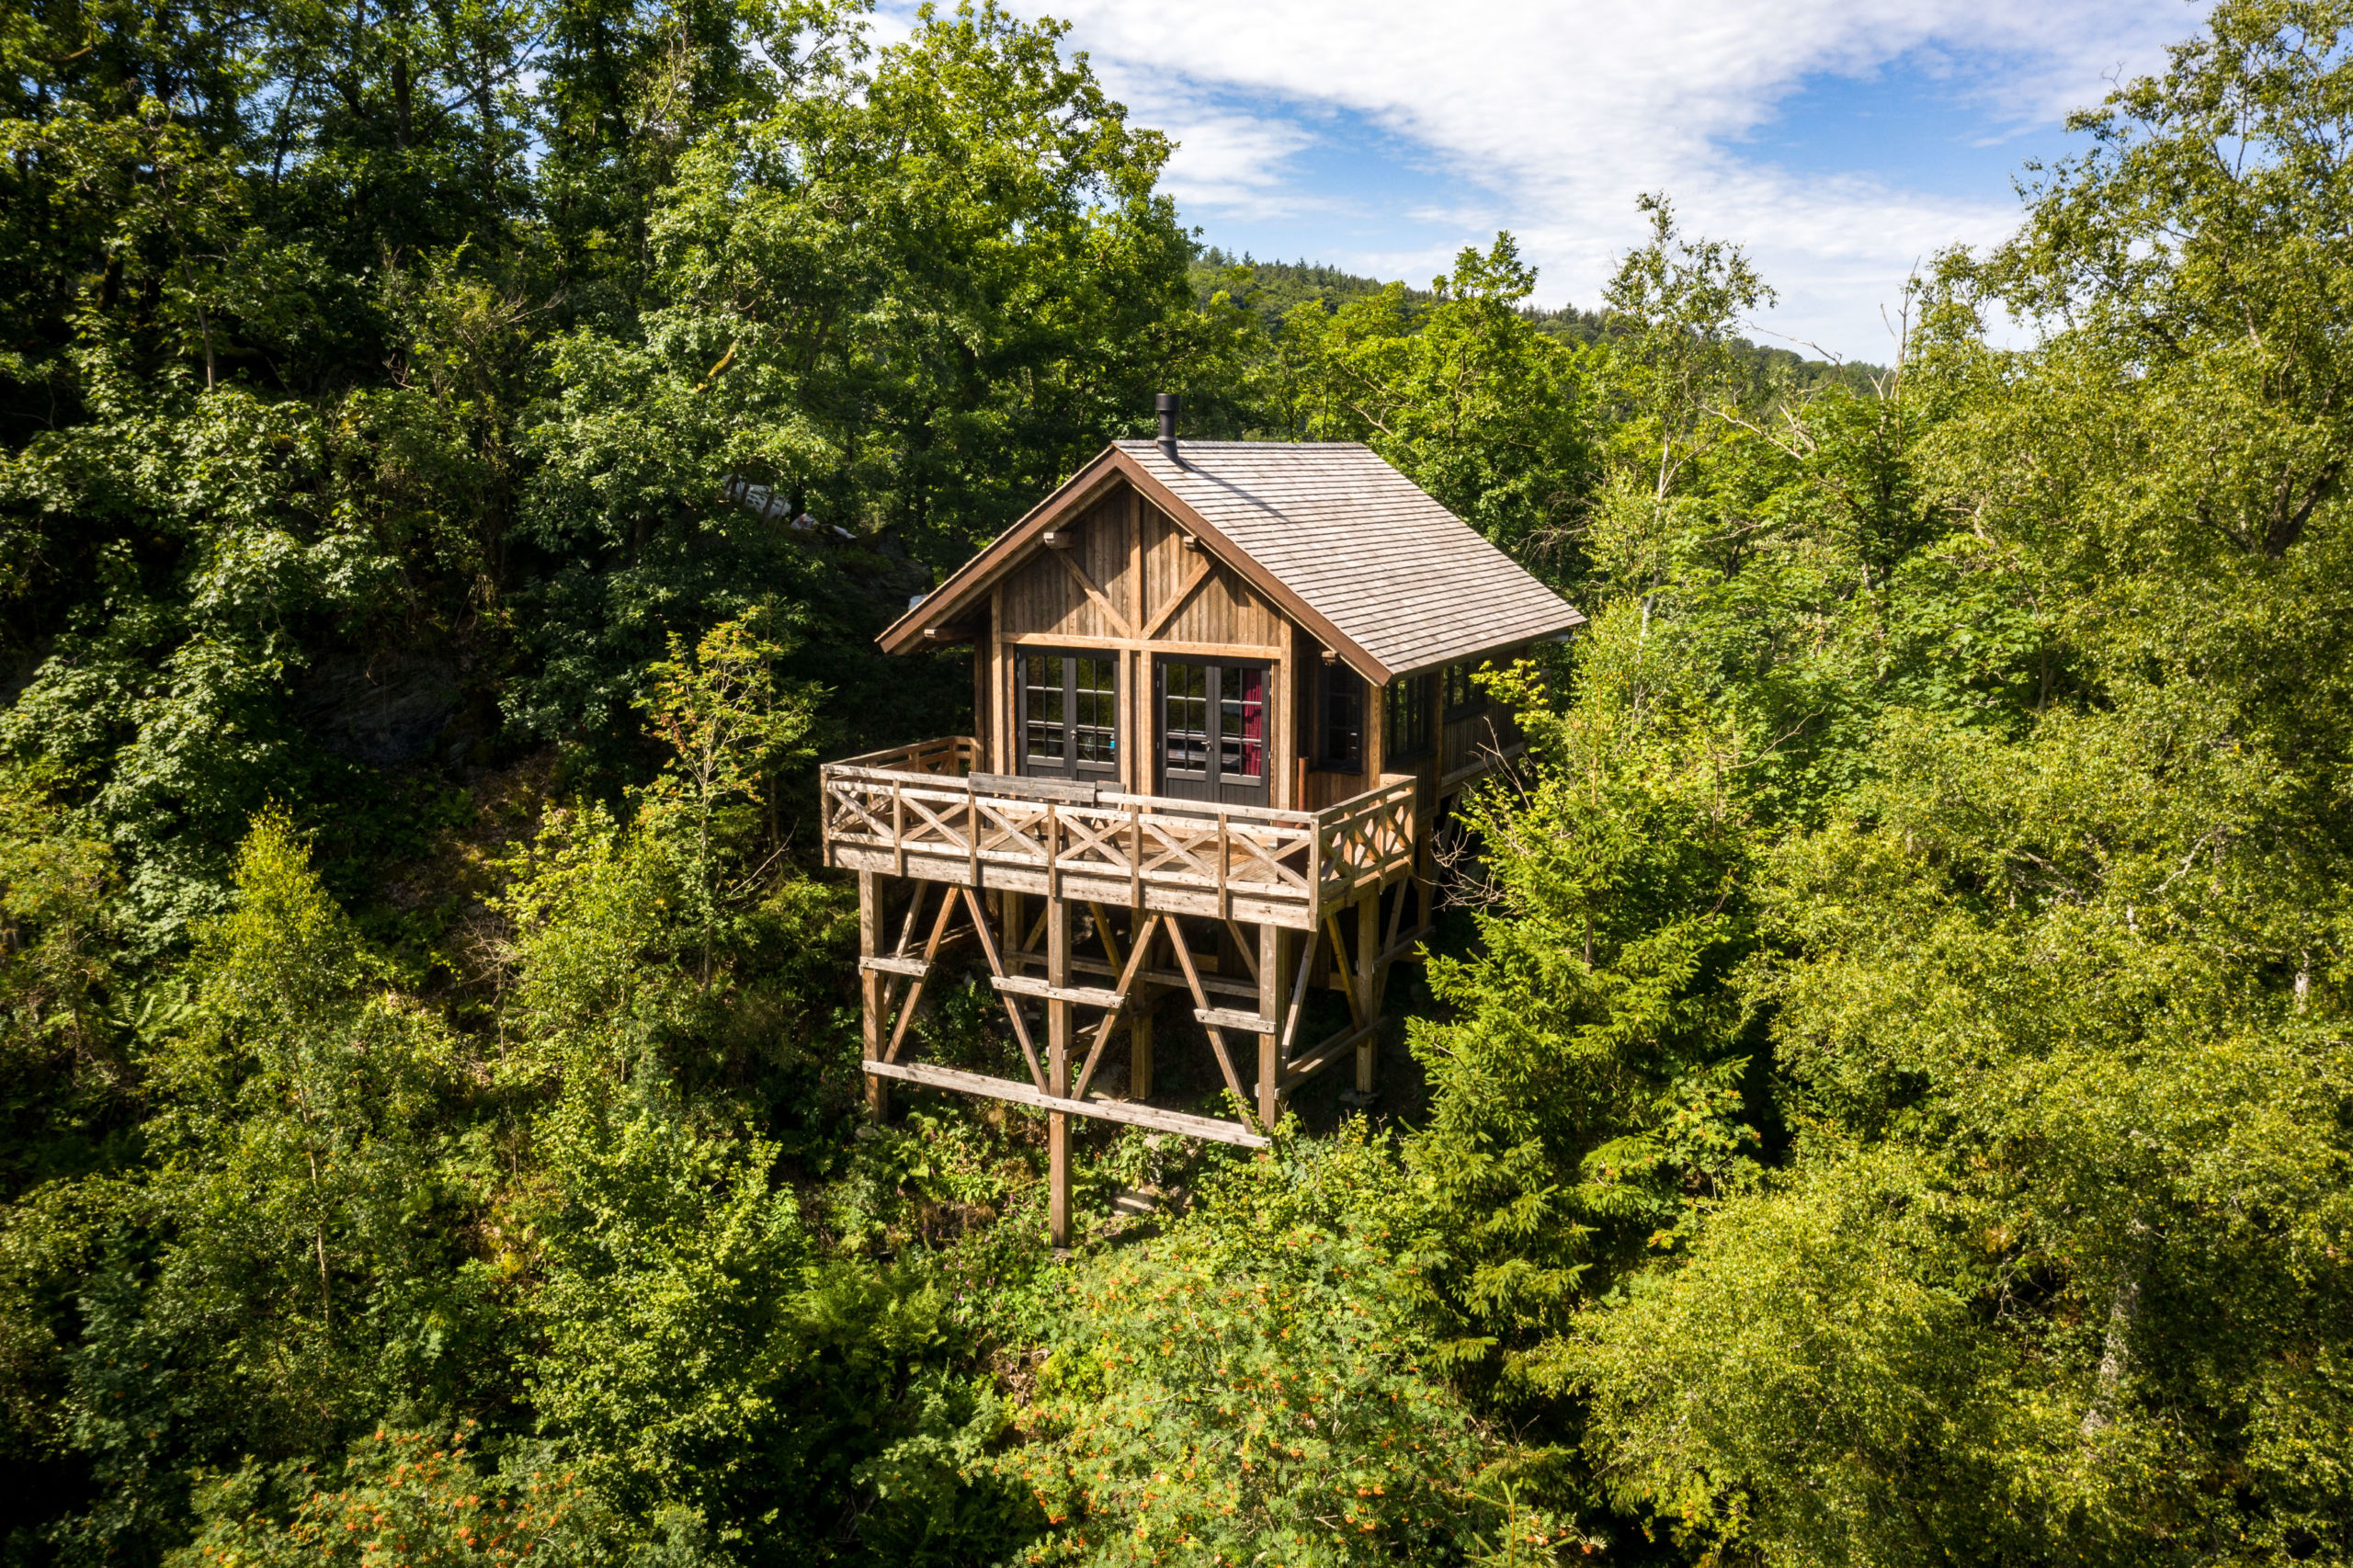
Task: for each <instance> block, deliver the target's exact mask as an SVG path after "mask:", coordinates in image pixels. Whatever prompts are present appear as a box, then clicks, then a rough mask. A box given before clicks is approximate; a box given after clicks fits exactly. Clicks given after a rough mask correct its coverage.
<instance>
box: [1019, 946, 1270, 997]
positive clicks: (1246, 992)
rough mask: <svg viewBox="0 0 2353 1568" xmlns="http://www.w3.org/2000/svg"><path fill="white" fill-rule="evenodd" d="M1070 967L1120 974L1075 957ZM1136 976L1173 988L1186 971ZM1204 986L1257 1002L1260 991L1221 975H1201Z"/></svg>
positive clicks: (1032, 959)
mask: <svg viewBox="0 0 2353 1568" xmlns="http://www.w3.org/2000/svg"><path fill="white" fill-rule="evenodd" d="M1045 961H1046V960H1044V959H1042V958H1040V957H1039V956H1038V955H1037V954H1036V953H1015V954H1013V955H1012V956H1011V957H1010V958H1008V959H1007V960H1006V962H1008V963H1011V964H1025V963H1026V964H1042V963H1044V962H1045ZM1070 967H1071V968H1072V970H1074V971H1076V972H1077V973H1080V974H1117V973H1118V972H1119V971H1117V970H1115V969H1113V968H1112V967H1111V966H1110V965H1109V964H1108V963H1105V962H1104V961H1103V960H1101V959H1078V958H1074V959H1073V960H1070ZM1137 974H1138V976H1139V978H1141V979H1143V980H1146V981H1149V982H1150V983H1153V984H1154V985H1165V986H1169V987H1171V988H1172V989H1173V988H1175V987H1176V986H1180V985H1182V984H1184V983H1185V976H1184V972H1183V971H1180V970H1174V969H1166V968H1161V967H1157V966H1155V967H1154V968H1150V969H1143V970H1139V971H1137ZM1201 986H1202V988H1203V989H1204V990H1208V991H1213V992H1215V993H1217V994H1219V995H1221V996H1241V997H1245V998H1248V999H1250V1000H1253V1001H1255V1000H1256V999H1257V995H1258V988H1257V987H1256V985H1253V984H1251V983H1249V982H1248V981H1244V980H1231V979H1228V978H1227V977H1225V976H1224V975H1221V974H1205V975H1203V976H1201Z"/></svg>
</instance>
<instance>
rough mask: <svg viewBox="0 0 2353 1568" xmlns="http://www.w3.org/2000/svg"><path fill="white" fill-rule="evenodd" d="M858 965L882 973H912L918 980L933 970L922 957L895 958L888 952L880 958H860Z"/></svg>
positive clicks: (863, 968)
mask: <svg viewBox="0 0 2353 1568" xmlns="http://www.w3.org/2000/svg"><path fill="white" fill-rule="evenodd" d="M858 968H860V969H862V970H868V971H876V972H880V973H882V974H905V975H912V976H914V977H915V979H917V980H921V979H922V978H923V977H924V976H925V975H926V974H929V973H930V972H931V966H930V965H929V964H927V963H926V962H924V961H923V960H921V959H894V958H892V957H891V956H890V955H888V954H887V953H886V954H884V955H883V956H882V957H881V958H879V959H860V960H858Z"/></svg>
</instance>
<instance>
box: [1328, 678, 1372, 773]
mask: <svg viewBox="0 0 2353 1568" xmlns="http://www.w3.org/2000/svg"><path fill="white" fill-rule="evenodd" d="M1319 760H1320V761H1322V763H1323V764H1324V766H1325V767H1334V768H1338V769H1340V770H1342V771H1344V772H1348V773H1360V772H1362V771H1363V770H1364V683H1363V682H1362V681H1360V680H1358V678H1357V673H1356V672H1355V671H1354V670H1352V669H1350V668H1348V667H1347V665H1329V666H1327V667H1326V668H1325V670H1324V747H1323V752H1322V754H1321V756H1320V758H1319Z"/></svg>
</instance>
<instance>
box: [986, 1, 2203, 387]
mask: <svg viewBox="0 0 2353 1568" xmlns="http://www.w3.org/2000/svg"><path fill="white" fill-rule="evenodd" d="M1013 8H1014V9H1016V10H1017V11H1018V10H1021V9H1023V8H1024V7H1023V6H1021V4H1020V0H1014V6H1013ZM1041 8H1043V9H1045V10H1048V11H1049V12H1050V13H1051V14H1053V15H1058V16H1062V17H1065V18H1067V19H1068V20H1069V21H1070V22H1071V24H1072V35H1071V40H1070V42H1071V45H1072V46H1073V47H1074V48H1078V49H1084V50H1086V51H1088V54H1089V57H1090V59H1091V60H1092V61H1093V62H1094V64H1095V67H1096V69H1097V73H1098V74H1100V75H1101V76H1102V77H1103V79H1104V80H1105V82H1106V85H1108V87H1109V88H1110V90H1111V91H1112V92H1113V94H1114V96H1116V97H1120V99H1121V100H1122V101H1124V102H1125V103H1127V104H1128V105H1129V107H1130V109H1131V114H1132V116H1133V118H1134V119H1137V120H1138V121H1140V122H1142V123H1144V124H1149V125H1154V126H1157V127H1159V128H1161V129H1163V130H1165V131H1168V132H1169V133H1170V134H1171V135H1172V136H1174V137H1176V139H1177V140H1178V142H1180V143H1181V146H1180V150H1179V152H1178V153H1177V155H1176V159H1175V160H1174V162H1173V163H1172V165H1171V167H1170V169H1169V173H1168V176H1167V181H1166V185H1167V188H1168V189H1169V190H1170V191H1171V192H1172V194H1174V195H1175V196H1176V199H1177V201H1178V204H1179V206H1180V208H1181V209H1182V210H1183V212H1184V215H1185V218H1186V221H1187V222H1188V223H1190V224H1192V225H1195V226H1197V227H1199V229H1200V230H1201V231H1202V233H1203V236H1204V237H1205V238H1206V239H1208V240H1210V241H1211V242H1212V243H1215V244H1222V245H1224V246H1225V247H1227V248H1228V249H1231V250H1234V251H1237V252H1239V251H1244V250H1247V251H1250V252H1252V253H1254V254H1256V256H1260V257H1262V258H1266V257H1280V258H1281V259H1284V260H1292V259H1297V258H1299V257H1301V256H1305V257H1306V258H1308V259H1310V260H1316V261H1324V262H1329V263H1332V264H1334V265H1336V266H1341V267H1348V268H1350V269H1352V270H1356V271H1360V272H1368V273H1372V274H1374V275H1377V276H1380V277H1383V278H1399V277H1402V278H1409V279H1412V280H1414V281H1416V282H1420V281H1425V280H1427V278H1429V277H1431V276H1432V275H1433V274H1435V273H1437V272H1438V271H1440V270H1443V269H1444V267H1445V266H1446V265H1447V261H1448V258H1449V257H1450V256H1452V254H1453V253H1454V252H1455V251H1456V250H1457V249H1459V248H1460V247H1461V246H1462V245H1464V244H1483V243H1484V242H1485V241H1486V240H1488V239H1490V238H1492V237H1493V235H1494V234H1495V231H1496V230H1498V229H1502V228H1508V229H1510V230H1512V231H1513V232H1514V233H1516V234H1517V235H1518V237H1519V239H1520V242H1521V245H1522V249H1523V252H1524V253H1525V254H1526V255H1527V256H1529V257H1530V259H1532V260H1534V261H1535V262H1536V263H1537V264H1538V266H1539V267H1540V271H1541V278H1542V281H1541V283H1540V290H1539V297H1540V302H1542V303H1546V304H1567V303H1575V304H1591V303H1592V302H1593V301H1595V300H1596V299H1597V296H1598V294H1599V291H1600V287H1601V284H1602V282H1603V280H1604V279H1605V278H1608V274H1609V272H1610V270H1611V268H1612V267H1613V265H1614V262H1615V260H1616V258H1617V257H1618V256H1621V255H1623V254H1624V252H1625V251H1626V249H1627V248H1628V247H1629V246H1631V245H1632V244H1637V243H1639V242H1640V239H1641V235H1642V223H1641V220H1640V218H1639V216H1638V215H1637V213H1636V212H1635V210H1634V199H1635V197H1636V196H1637V195H1638V194H1640V193H1642V192H1643V191H1650V190H1663V191H1665V192H1666V193H1667V194H1669V195H1670V196H1672V197H1673V198H1674V199H1675V201H1676V204H1677V210H1678V211H1680V212H1681V213H1682V215H1683V217H1684V219H1685V221H1686V222H1687V224H1688V227H1689V228H1691V229H1693V230H1695V231H1698V232H1700V233H1709V234H1712V235H1718V236H1722V237H1723V238H1726V239H1730V240H1733V241H1735V242H1737V243H1740V244H1744V245H1745V246H1746V247H1747V248H1748V249H1749V251H1750V252H1751V254H1752V256H1754V257H1755V259H1756V262H1757V263H1758V265H1759V266H1760V267H1761V268H1762V270H1763V271H1764V273H1765V275H1766V278H1767V279H1768V282H1770V283H1772V284H1773V285H1774V286H1775V287H1776V288H1777V289H1778V290H1779V295H1780V302H1779V306H1778V307H1777V308H1776V309H1774V310H1773V311H1771V312H1767V313H1765V314H1763V315H1761V316H1760V317H1759V318H1758V320H1757V321H1756V323H1755V324H1754V325H1755V327H1756V331H1757V332H1758V333H1759V334H1760V335H1780V336H1783V337H1786V338H1789V339H1791V340H1795V341H1800V342H1811V343H1814V344H1817V345H1819V346H1821V347H1824V348H1825V349H1827V350H1829V351H1832V352H1836V353H1839V354H1842V355H1845V356H1847V357H1849V358H1869V359H1881V358H1885V357H1886V352H1887V349H1888V347H1889V343H1890V340H1889V337H1888V335H1887V332H1886V330H1885V328H1884V326H1883V325H1882V324H1881V307H1882V306H1883V305H1887V304H1889V303H1892V302H1893V301H1894V300H1895V299H1896V297H1897V295H1898V293H1899V291H1900V290H1901V289H1902V287H1903V283H1904V278H1905V276H1906V275H1907V273H1908V272H1909V271H1910V270H1911V268H1912V267H1914V265H1915V263H1917V262H1920V261H1922V260H1925V259H1926V257H1927V256H1929V255H1930V254H1932V253H1933V252H1934V251H1935V250H1936V249H1938V247H1940V246H1942V245H1946V244H1956V243H1958V244H1988V243H1990V242H1992V241H1994V240H1995V239H1997V238H1999V237H2000V235H2001V234H2003V233H2006V231H2007V230H2008V229H2009V227H2010V226H2011V225H2012V223H2013V222H2015V219H2016V214H2017V210H2018V203H2017V199H2016V198H2015V196H2014V195H2013V194H2012V192H2011V181H2012V178H2013V176H2015V175H2016V173H2017V171H2018V166H2019V165H2020V164H2021V163H2022V162H2023V161H2024V160H2025V159H2027V158H2029V157H2042V158H2046V159H2048V158H2053V157H2057V156H2062V155H2064V154H2065V153H2067V152H2068V151H2069V150H2070V149H2071V147H2073V146H2074V145H2075V139H2074V138H2071V137H2069V136H2067V135H2066V134H2065V132H2064V131H2063V119H2064V116H2065V113H2066V111H2067V110H2068V109H2069V108H2074V107H2078V106H2083V105H2087V104H2092V103H2096V102H2097V101H2098V99H2099V98H2100V97H2102V96H2103V95H2104V94H2105V93H2106V92H2107V91H2108V89H2109V85H2111V84H2112V83H2113V82H2115V81H2116V80H2118V79H2119V78H2120V77H2122V76H2129V75H2136V74H2143V73H2146V72H2148V71H2150V70H2152V69H2154V68H2157V67H2159V66H2161V65H2162V64H2163V62H2164V46H2165V44H2166V43H2168V42H2171V41H2175V40H2179V39H2181V38H2184V37H2186V36H2188V35H2189V34H2191V33H2193V32H2194V31H2196V30H2197V28H2198V26H2199V23H2200V17H2201V15H2202V12H2201V10H2200V9H2199V8H2196V7H2193V6H2188V5H2184V4H2181V3H2179V0H2062V3H2057V4H2054V3H2052V0H1774V3H1773V4H1770V5H1765V4H1756V3H1753V0H1634V3H1631V4H1630V3H1624V0H1620V3H1615V4H1598V3H1588V0H1549V3H1543V4H1527V3H1520V0H1476V3H1459V4H1454V5H1448V6H1433V5H1430V4H1428V3H1427V0H1182V3H1174V4H1172V3H1170V0H1056V3H1053V4H1051V5H1050V6H1044V7H1041Z"/></svg>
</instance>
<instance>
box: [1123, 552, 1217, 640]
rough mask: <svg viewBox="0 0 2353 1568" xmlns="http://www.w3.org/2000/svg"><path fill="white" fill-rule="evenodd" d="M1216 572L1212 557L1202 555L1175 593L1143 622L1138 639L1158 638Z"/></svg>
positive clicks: (1215, 563) (1215, 564) (1214, 561)
mask: <svg viewBox="0 0 2353 1568" xmlns="http://www.w3.org/2000/svg"><path fill="white" fill-rule="evenodd" d="M1216 570H1217V562H1216V560H1215V559H1214V558H1213V557H1211V556H1208V555H1203V556H1202V557H1201V558H1200V560H1199V561H1197V562H1194V563H1193V569H1192V571H1190V572H1189V573H1188V574H1186V576H1185V580H1184V582H1183V583H1181V584H1179V585H1177V588H1176V592H1175V593H1173V594H1171V595H1169V596H1168V597H1167V599H1166V600H1165V602H1164V603H1163V604H1162V605H1161V607H1160V608H1158V609H1156V610H1154V611H1153V612H1152V619H1150V620H1148V621H1146V622H1144V627H1143V630H1142V631H1141V632H1139V633H1137V637H1138V639H1139V640H1140V641H1143V642H1150V641H1151V640H1152V639H1153V638H1154V637H1157V636H1159V635H1160V630H1161V628H1162V627H1165V626H1166V625H1167V624H1168V623H1169V621H1170V620H1172V619H1175V618H1176V612H1177V611H1178V610H1180V609H1183V608H1185V601H1186V600H1187V599H1189V598H1191V597H1193V594H1194V591H1195V590H1196V589H1198V588H1199V587H1200V585H1202V584H1203V583H1205V582H1207V581H1209V575H1210V574H1211V573H1212V572H1214V571H1216Z"/></svg>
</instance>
